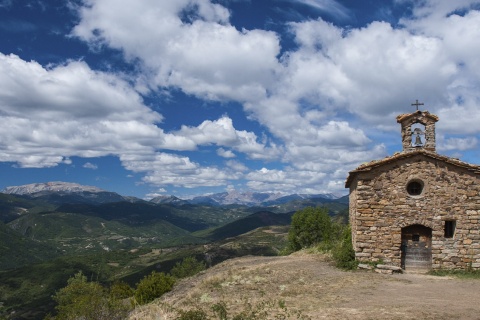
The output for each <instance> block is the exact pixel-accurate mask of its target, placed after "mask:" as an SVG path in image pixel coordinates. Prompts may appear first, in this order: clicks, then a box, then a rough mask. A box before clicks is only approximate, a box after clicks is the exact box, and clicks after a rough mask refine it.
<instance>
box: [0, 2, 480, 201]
mask: <svg viewBox="0 0 480 320" xmlns="http://www.w3.org/2000/svg"><path fill="white" fill-rule="evenodd" d="M297 2H301V3H304V4H306V5H309V6H311V7H316V8H318V9H321V10H327V11H329V12H330V13H334V12H335V10H338V12H337V16H339V15H340V14H341V13H345V14H346V10H345V8H343V7H342V6H340V5H339V4H338V2H336V1H333V0H331V1H327V0H325V1H319V0H318V1H317V0H297ZM400 2H408V1H407V0H402V1H400ZM410 2H411V5H412V10H413V15H412V16H411V17H407V18H404V19H402V20H401V21H400V25H401V27H398V26H397V25H395V26H393V25H391V24H389V23H387V22H372V23H370V24H368V25H365V26H363V27H361V28H351V27H350V28H348V29H346V28H342V27H339V26H337V25H334V24H332V23H329V22H326V21H325V20H323V19H321V18H319V19H316V20H305V21H301V22H296V23H287V24H288V28H289V32H290V35H291V36H293V39H294V41H295V42H296V46H295V47H288V48H281V47H280V43H281V42H280V40H281V39H280V35H279V34H276V33H274V32H272V31H265V30H260V29H253V30H245V29H238V28H236V27H235V26H233V25H232V24H231V22H230V19H231V16H230V12H229V10H228V9H227V8H225V7H224V6H222V5H220V4H219V3H213V2H211V1H208V0H178V1H157V2H155V1H154V2H151V1H145V0H138V1H129V2H126V3H124V4H123V5H122V6H118V4H117V2H116V1H115V0H96V1H93V0H87V1H84V3H83V4H84V5H82V6H80V7H79V8H78V19H79V20H78V24H77V25H76V26H75V28H74V29H73V30H72V32H71V36H74V37H76V38H77V39H80V40H82V41H85V42H86V43H88V44H89V45H90V47H91V48H92V49H95V50H99V51H100V50H102V48H103V47H109V48H113V49H118V50H120V51H121V52H122V53H123V55H124V57H125V59H126V60H127V61H128V62H130V63H132V64H135V66H136V70H139V71H140V72H139V73H138V74H134V75H132V77H131V79H130V81H131V82H127V81H126V80H125V79H124V78H123V77H120V76H118V75H115V74H112V73H107V72H99V71H95V70H92V69H91V68H90V67H89V66H88V65H87V64H86V63H85V62H81V61H67V62H65V64H63V65H55V66H49V67H45V66H41V65H40V64H38V63H36V62H34V61H30V62H27V61H23V60H22V59H20V58H19V57H17V56H14V55H2V54H0V117H1V120H2V123H4V125H2V126H1V127H0V135H1V136H2V139H1V141H0V161H12V162H16V163H18V165H19V166H24V167H35V166H37V167H44V166H54V165H56V164H58V163H63V162H66V161H69V160H68V157H71V156H81V157H96V156H104V155H117V156H119V157H120V159H121V161H122V164H123V165H124V166H125V167H126V168H127V169H128V170H131V171H133V172H144V173H145V178H144V181H145V182H147V183H149V184H153V185H156V186H160V187H166V186H180V187H189V188H193V187H197V186H222V185H231V184H232V183H233V181H239V180H242V181H243V180H245V181H247V183H248V186H249V187H250V188H252V189H255V190H263V191H272V190H277V191H286V190H291V191H300V190H301V191H302V192H319V191H328V190H330V189H332V188H334V189H335V188H338V190H341V188H343V180H344V177H345V176H346V175H347V173H348V171H349V170H352V169H353V168H355V167H356V166H357V165H358V164H360V163H361V162H364V161H369V160H371V159H377V158H381V157H383V156H385V155H386V149H387V147H386V146H385V145H384V144H383V143H382V142H380V141H377V140H375V139H374V138H373V137H378V136H380V135H382V134H385V135H388V136H389V137H393V138H391V139H390V138H389V140H393V139H398V145H399V144H400V137H399V135H398V124H397V123H396V122H395V116H396V115H398V114H400V113H406V112H410V111H412V107H411V106H410V103H411V102H412V101H414V100H415V99H419V100H421V101H422V102H425V104H426V105H425V108H427V109H429V110H430V111H431V112H432V113H436V114H437V115H439V116H440V120H441V121H440V122H439V124H438V130H437V132H439V134H440V135H441V136H442V138H441V139H439V150H445V151H451V152H455V151H462V150H467V149H471V148H473V147H475V146H476V145H477V144H478V141H477V138H476V135H478V132H479V130H480V129H479V127H478V125H477V123H478V122H479V121H480V115H479V113H478V112H477V109H478V107H477V106H478V104H479V103H480V95H479V93H478V89H477V88H478V87H479V86H480V76H479V74H478V72H477V70H479V68H480V55H478V52H480V42H479V41H477V40H478V39H479V38H480V12H479V11H478V10H475V7H474V5H475V4H477V5H478V1H467V0H461V1H434V0H427V1H422V2H417V1H410ZM4 3H6V2H4ZM138 17H141V19H139V18H138ZM282 49H283V50H282ZM133 79H134V80H133ZM132 82H133V83H134V84H133V85H132ZM171 89H173V90H177V89H180V90H182V91H183V92H184V93H186V94H189V95H194V96H196V97H198V98H200V99H208V100H221V101H232V100H233V101H235V102H238V103H239V104H241V105H242V106H243V110H244V111H245V113H246V114H247V117H248V119H250V120H252V121H257V122H258V123H259V124H260V126H262V128H264V130H265V133H264V134H263V135H262V134H261V133H255V132H253V131H247V130H238V129H236V128H235V125H234V123H233V120H232V119H231V118H229V117H228V116H223V117H220V118H218V119H216V120H211V119H209V120H203V121H200V122H199V123H198V124H194V125H192V124H190V125H183V126H181V127H180V129H178V130H175V131H171V132H165V131H164V130H163V129H162V128H161V126H162V124H161V123H162V120H163V117H162V115H160V114H159V113H157V112H155V111H152V110H151V109H150V108H148V107H147V106H146V105H145V104H144V102H143V99H142V94H143V95H144V96H148V94H150V93H152V92H156V91H168V90H171ZM25 128H28V130H25ZM177 128H178V127H177ZM455 135H465V136H462V137H457V136H455ZM46 146H48V147H46ZM207 148H209V149H210V150H211V149H213V150H214V151H211V152H212V154H213V156H218V157H220V158H222V159H221V160H222V162H223V161H224V160H225V159H230V158H234V157H236V158H237V159H242V161H243V160H250V161H252V160H253V161H258V160H261V161H262V165H263V166H264V168H263V169H261V170H253V169H251V170H252V171H250V172H248V169H247V166H246V164H245V163H243V162H241V161H240V160H238V161H233V160H229V161H226V162H225V163H224V164H222V165H220V164H219V162H217V164H214V163H206V162H201V161H196V160H193V159H192V158H189V157H187V156H184V155H181V153H180V152H181V151H193V150H198V149H202V150H205V149H207ZM168 152H170V153H168ZM215 152H216V153H215ZM32 155H34V156H32ZM269 161H271V162H269ZM256 168H258V164H257V166H256Z"/></svg>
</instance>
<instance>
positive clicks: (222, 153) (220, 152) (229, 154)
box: [217, 148, 236, 158]
mask: <svg viewBox="0 0 480 320" xmlns="http://www.w3.org/2000/svg"><path fill="white" fill-rule="evenodd" d="M217 154H218V155H219V156H220V157H223V158H235V157H236V155H235V153H233V152H232V151H231V150H225V149H223V148H218V149H217Z"/></svg>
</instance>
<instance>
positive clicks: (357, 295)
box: [130, 253, 480, 320]
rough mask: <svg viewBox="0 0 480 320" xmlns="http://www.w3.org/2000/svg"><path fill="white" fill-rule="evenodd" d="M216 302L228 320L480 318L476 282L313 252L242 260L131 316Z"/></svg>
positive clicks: (168, 315)
mask: <svg viewBox="0 0 480 320" xmlns="http://www.w3.org/2000/svg"><path fill="white" fill-rule="evenodd" d="M218 302H222V303H224V304H225V305H226V306H227V309H228V314H229V316H230V317H231V316H234V315H237V314H239V313H241V312H248V313H250V314H251V313H252V312H257V315H258V318H259V319H267V318H268V319H274V317H275V315H277V316H278V318H282V317H283V319H342V320H343V319H435V320H439V319H440V320H441V319H448V320H451V319H468V320H471V319H480V280H464V279H457V278H448V277H437V276H430V275H425V274H409V273H405V274H394V275H384V274H378V273H374V272H372V271H355V272H344V271H341V270H338V269H336V268H334V267H332V266H331V264H330V263H329V262H328V261H327V259H326V257H325V256H323V255H318V254H307V253H296V254H293V255H290V256H285V257H244V258H238V259H233V260H229V261H226V262H224V263H221V264H219V265H217V266H215V267H213V268H210V269H208V270H207V271H205V272H202V273H201V274H199V275H197V276H195V277H192V278H190V279H185V280H183V281H181V282H180V283H179V284H178V285H177V286H176V287H175V288H174V290H173V291H172V292H170V293H168V294H167V295H165V296H164V297H162V298H161V299H159V300H158V301H155V302H154V303H152V304H151V305H148V306H145V307H142V308H138V309H137V310H136V311H135V312H134V313H133V314H132V316H131V318H130V319H132V320H133V319H147V320H148V319H156V320H160V319H165V320H166V319H175V318H176V317H177V315H178V314H179V313H178V312H179V310H183V311H187V310H189V309H194V310H200V309H201V310H204V311H206V312H207V313H209V312H211V307H212V306H213V305H214V304H215V303H218ZM263 315H267V316H266V317H263Z"/></svg>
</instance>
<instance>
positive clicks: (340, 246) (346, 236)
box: [332, 226, 358, 270]
mask: <svg viewBox="0 0 480 320" xmlns="http://www.w3.org/2000/svg"><path fill="white" fill-rule="evenodd" d="M332 257H333V260H334V261H335V265H336V266H337V267H338V268H341V269H346V270H353V269H356V268H357V266H358V262H357V261H356V260H355V251H354V250H353V245H352V232H351V230H350V227H349V226H348V227H346V228H344V230H343V233H342V237H341V239H340V241H338V242H337V245H336V246H335V247H334V248H333V250H332Z"/></svg>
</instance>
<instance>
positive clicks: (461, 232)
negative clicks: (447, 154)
mask: <svg viewBox="0 0 480 320" xmlns="http://www.w3.org/2000/svg"><path fill="white" fill-rule="evenodd" d="M412 180H417V181H421V182H423V192H422V193H421V194H420V195H416V196H412V195H409V194H408V192H407V188H406V186H407V184H408V183H409V181H412ZM447 220H455V221H456V228H455V234H454V236H453V237H452V238H445V236H444V227H445V221H447ZM350 222H351V226H352V238H353V243H354V248H355V251H356V257H357V259H358V260H364V261H379V260H383V261H384V262H385V263H387V264H390V265H394V266H398V267H400V265H401V241H402V239H401V237H402V228H403V227H407V226H410V225H414V224H419V225H423V226H426V227H429V228H431V229H432V242H431V246H432V248H431V249H432V268H433V269H438V268H446V269H465V268H468V267H472V268H474V269H480V184H479V177H478V174H475V173H472V172H470V171H469V170H467V169H466V168H461V167H458V166H455V165H452V164H450V163H447V162H444V161H441V160H438V159H434V158H430V157H428V156H425V155H422V154H419V155H415V156H412V157H409V158H401V159H398V160H397V161H392V162H389V163H386V164H383V165H381V166H379V167H373V168H372V169H371V170H370V171H365V172H357V173H356V176H355V178H354V179H353V180H352V182H351V183H350Z"/></svg>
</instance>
